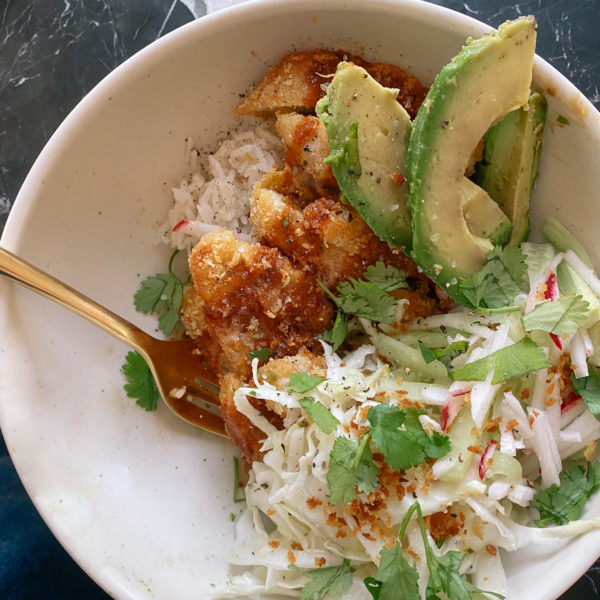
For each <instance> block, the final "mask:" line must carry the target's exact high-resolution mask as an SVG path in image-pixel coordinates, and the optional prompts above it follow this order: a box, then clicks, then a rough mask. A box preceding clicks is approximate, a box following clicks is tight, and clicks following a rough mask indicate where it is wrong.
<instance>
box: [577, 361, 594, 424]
mask: <svg viewBox="0 0 600 600" xmlns="http://www.w3.org/2000/svg"><path fill="white" fill-rule="evenodd" d="M588 372H589V375H588V376H587V377H580V378H579V379H577V378H576V377H575V375H574V374H573V373H571V381H572V382H573V390H574V391H575V393H576V394H579V395H580V396H581V397H582V398H583V401H584V402H585V403H586V404H587V407H588V408H589V409H590V412H591V413H592V414H593V415H594V417H596V419H597V420H598V421H600V373H598V371H596V369H594V368H593V367H590V369H589V370H588Z"/></svg>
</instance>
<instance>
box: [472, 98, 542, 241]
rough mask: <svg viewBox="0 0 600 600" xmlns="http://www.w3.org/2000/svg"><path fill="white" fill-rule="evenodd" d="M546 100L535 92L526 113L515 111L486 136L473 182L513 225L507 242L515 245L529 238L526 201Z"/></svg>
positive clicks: (533, 176)
mask: <svg viewBox="0 0 600 600" xmlns="http://www.w3.org/2000/svg"><path fill="white" fill-rule="evenodd" d="M546 109H547V102H546V99H545V98H544V97H543V96H542V95H541V94H539V93H538V92H534V93H533V94H531V97H530V98H529V102H528V107H527V110H524V109H523V108H518V109H517V110H513V111H512V112H510V113H508V114H507V115H506V116H505V117H504V119H502V121H500V122H499V123H496V124H495V125H493V126H492V127H490V129H489V131H488V132H487V133H486V134H485V149H484V152H483V160H482V161H481V162H480V163H478V164H477V165H476V166H475V173H474V174H473V177H472V179H473V181H474V182H475V183H476V184H477V185H479V186H481V187H482V188H483V189H484V190H485V191H486V192H487V193H488V194H489V195H490V196H491V198H492V199H493V200H495V201H496V202H497V203H498V205H499V206H500V208H501V209H502V210H503V211H504V213H505V214H506V216H507V217H508V218H509V219H510V221H511V222H512V224H513V232H512V235H511V237H510V240H509V242H508V243H509V244H511V245H512V246H518V245H519V244H520V243H521V242H524V241H525V240H526V239H527V236H528V235H529V198H530V196H531V192H532V190H533V185H534V183H535V180H536V178H537V176H538V165H539V161H540V152H541V149H542V135H543V131H544V123H545V120H546Z"/></svg>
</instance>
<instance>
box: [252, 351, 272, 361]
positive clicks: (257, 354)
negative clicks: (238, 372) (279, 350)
mask: <svg viewBox="0 0 600 600" xmlns="http://www.w3.org/2000/svg"><path fill="white" fill-rule="evenodd" d="M249 354H250V358H258V360H261V361H263V360H267V358H269V356H272V355H273V354H274V353H273V350H271V349H270V348H261V349H260V350H250V352H249Z"/></svg>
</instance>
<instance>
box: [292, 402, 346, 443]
mask: <svg viewBox="0 0 600 600" xmlns="http://www.w3.org/2000/svg"><path fill="white" fill-rule="evenodd" d="M298 403H299V404H300V406H301V407H302V408H303V409H304V411H305V412H306V414H307V415H308V416H309V417H310V418H311V419H312V420H313V421H314V422H315V423H316V424H317V425H318V426H319V427H320V428H321V429H322V430H323V432H324V433H326V434H330V433H333V432H334V431H335V430H336V429H337V426H338V425H339V424H340V422H339V421H338V420H337V419H336V418H335V417H334V416H333V415H332V414H331V412H329V409H328V408H327V407H326V406H325V405H324V404H321V402H318V401H317V400H315V399H314V398H311V397H310V396H306V397H305V398H301V399H300V400H298Z"/></svg>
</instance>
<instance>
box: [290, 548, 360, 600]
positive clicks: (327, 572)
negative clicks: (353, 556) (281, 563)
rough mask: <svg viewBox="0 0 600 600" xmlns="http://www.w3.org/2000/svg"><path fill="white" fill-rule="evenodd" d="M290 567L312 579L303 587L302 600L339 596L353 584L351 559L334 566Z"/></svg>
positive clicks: (319, 599) (317, 599) (318, 599)
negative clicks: (307, 568)
mask: <svg viewBox="0 0 600 600" xmlns="http://www.w3.org/2000/svg"><path fill="white" fill-rule="evenodd" d="M288 568H289V569H295V570H296V571H299V572H300V573H302V574H303V575H305V576H306V577H308V578H309V579H311V581H309V582H308V583H307V584H306V585H305V586H304V587H303V588H302V594H301V596H300V600H322V599H323V598H331V597H333V596H339V595H340V594H343V593H344V592H345V591H346V590H347V589H348V588H349V587H350V586H351V585H352V573H351V572H350V561H349V560H348V559H347V558H345V559H344V561H343V562H342V564H341V565H337V566H332V567H322V568H320V569H310V570H306V569H301V568H300V567H298V566H296V565H288Z"/></svg>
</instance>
